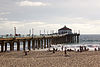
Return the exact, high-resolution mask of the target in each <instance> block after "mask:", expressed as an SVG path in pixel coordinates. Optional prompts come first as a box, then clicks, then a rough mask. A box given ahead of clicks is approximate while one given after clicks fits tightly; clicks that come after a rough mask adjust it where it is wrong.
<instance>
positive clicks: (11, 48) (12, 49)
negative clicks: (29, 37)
mask: <svg viewBox="0 0 100 67" xmlns="http://www.w3.org/2000/svg"><path fill="white" fill-rule="evenodd" d="M10 51H14V42H13V41H11V42H10Z"/></svg>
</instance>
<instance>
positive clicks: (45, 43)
mask: <svg viewBox="0 0 100 67" xmlns="http://www.w3.org/2000/svg"><path fill="white" fill-rule="evenodd" d="M44 48H46V38H44Z"/></svg>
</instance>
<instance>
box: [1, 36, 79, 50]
mask: <svg viewBox="0 0 100 67" xmlns="http://www.w3.org/2000/svg"><path fill="white" fill-rule="evenodd" d="M79 35H80V34H59V35H46V36H34V37H14V38H0V46H1V52H6V51H8V50H7V45H8V44H9V45H10V51H14V50H15V49H14V46H15V43H16V44H17V51H20V45H23V50H24V51H25V50H26V46H27V49H28V50H31V49H33V50H35V49H44V48H49V47H50V46H51V45H57V44H63V43H79ZM21 42H22V44H21Z"/></svg>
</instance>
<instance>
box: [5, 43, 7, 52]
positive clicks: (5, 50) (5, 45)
mask: <svg viewBox="0 0 100 67" xmlns="http://www.w3.org/2000/svg"><path fill="white" fill-rule="evenodd" d="M6 51H7V43H5V52H6Z"/></svg>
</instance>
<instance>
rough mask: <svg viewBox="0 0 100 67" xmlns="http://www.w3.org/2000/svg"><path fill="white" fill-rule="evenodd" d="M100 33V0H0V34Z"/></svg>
mask: <svg viewBox="0 0 100 67" xmlns="http://www.w3.org/2000/svg"><path fill="white" fill-rule="evenodd" d="M65 25H66V26H67V27H68V28H71V29H72V30H73V32H78V31H80V34H100V0H0V35H4V34H14V27H16V29H17V33H18V34H28V33H29V30H30V29H31V30H32V28H33V29H34V32H33V33H34V34H39V33H40V30H41V33H44V30H45V33H47V32H48V33H51V32H52V31H54V32H57V31H58V29H60V28H62V27H63V26H65Z"/></svg>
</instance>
